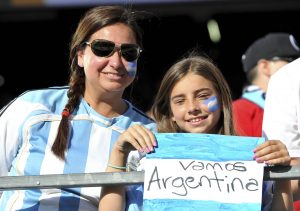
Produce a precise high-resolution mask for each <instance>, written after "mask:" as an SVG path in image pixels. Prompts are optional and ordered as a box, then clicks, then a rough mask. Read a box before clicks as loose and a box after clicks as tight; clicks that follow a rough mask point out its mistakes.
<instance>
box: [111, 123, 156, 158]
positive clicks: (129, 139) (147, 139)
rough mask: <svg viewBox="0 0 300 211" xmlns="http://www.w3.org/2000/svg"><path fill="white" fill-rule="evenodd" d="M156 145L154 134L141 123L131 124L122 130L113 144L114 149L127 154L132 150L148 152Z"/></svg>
mask: <svg viewBox="0 0 300 211" xmlns="http://www.w3.org/2000/svg"><path fill="white" fill-rule="evenodd" d="M155 146H157V143H156V139H155V136H154V134H153V133H152V132H151V131H150V130H149V129H148V128H146V127H144V126H142V125H137V124H136V125H133V126H131V127H130V128H128V129H127V130H126V131H125V132H123V133H122V134H121V135H120V136H119V138H118V140H117V141H116V143H115V145H114V150H118V151H119V152H121V153H124V154H128V153H129V152H130V151H132V150H138V151H140V152H145V153H150V152H152V151H154V147H155Z"/></svg>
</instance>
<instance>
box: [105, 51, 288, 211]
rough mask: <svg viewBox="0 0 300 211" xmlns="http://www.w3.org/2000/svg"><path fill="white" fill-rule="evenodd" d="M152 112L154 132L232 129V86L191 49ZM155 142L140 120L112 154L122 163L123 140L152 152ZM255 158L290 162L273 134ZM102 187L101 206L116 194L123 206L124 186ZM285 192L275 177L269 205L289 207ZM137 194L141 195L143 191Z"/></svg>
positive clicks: (266, 202) (163, 87) (168, 79)
mask: <svg viewBox="0 0 300 211" xmlns="http://www.w3.org/2000/svg"><path fill="white" fill-rule="evenodd" d="M152 112H153V116H154V118H155V120H156V121H157V130H158V132H162V133H163V132H167V133H170V132H172V133H176V132H188V133H209V134H222V135H235V130H234V126H233V122H232V110H231V95H230V89H229V87H228V85H227V83H226V81H225V79H224V77H223V75H222V73H221V72H220V70H219V69H218V68H217V67H216V66H215V65H214V64H213V63H212V61H210V60H209V59H207V58H205V57H200V56H192V55H191V56H190V57H189V58H185V59H183V60H181V61H179V62H177V63H176V64H174V65H173V66H172V67H171V68H170V69H169V70H168V72H167V73H166V74H165V76H164V78H163V80H162V82H161V86H160V88H159V91H158V93H157V96H156V98H155V101H154V105H153V108H152ZM127 143H130V145H127ZM156 145H157V143H156V141H155V137H154V135H153V134H152V133H151V132H150V131H149V130H148V129H145V128H144V127H142V126H136V127H135V128H129V129H128V130H127V131H126V132H124V133H123V134H122V135H121V136H120V138H119V139H118V141H117V142H116V145H115V147H114V149H113V151H114V153H113V154H112V156H111V158H110V160H111V162H114V163H118V164H119V163H120V162H122V164H124V163H125V161H124V160H122V159H123V157H126V156H124V154H126V153H128V151H126V150H129V148H127V146H131V147H132V146H133V147H134V148H136V149H138V150H139V151H140V152H146V153H148V152H153V151H154V147H155V146H156ZM199 150H201V149H199ZM121 155H122V156H121ZM253 158H254V159H255V160H256V161H257V162H259V163H262V162H265V163H267V164H289V162H290V157H289V154H288V152H287V149H286V147H285V145H284V144H282V143H281V142H280V141H277V140H270V141H266V142H264V143H263V144H261V145H260V146H258V147H257V148H256V149H254V155H253ZM108 170H109V169H108ZM268 191H269V190H265V191H264V196H263V209H264V210H269V209H270V203H271V199H269V198H268V196H270V194H269V192H268ZM103 193H104V194H105V195H102V200H101V201H100V207H99V210H102V209H101V208H106V209H103V210H108V209H107V208H108V207H107V206H111V204H110V200H113V199H116V198H118V199H119V202H121V203H120V204H122V203H123V206H124V200H123V199H122V194H123V195H124V190H123V189H117V188H115V189H112V188H110V187H107V188H105V192H103ZM268 194H269V195H268ZM289 194H291V192H290V184H289V181H287V182H286V181H281V182H278V184H276V188H275V193H274V197H275V198H274V200H273V203H272V207H271V210H281V211H283V210H292V198H290V195H289ZM140 196H141V197H142V194H140ZM116 201H117V200H116ZM122 201H123V202H122ZM140 201H142V199H140ZM283 202H285V203H283ZM130 203H132V204H129V205H128V206H129V208H130V209H131V208H132V209H133V208H137V207H138V206H139V207H140V208H141V204H139V203H140V202H139V200H138V199H137V200H136V201H135V202H132V200H131V201H130ZM115 205H116V203H115V202H114V206H115ZM111 210H117V209H111ZM136 210H138V209H136Z"/></svg>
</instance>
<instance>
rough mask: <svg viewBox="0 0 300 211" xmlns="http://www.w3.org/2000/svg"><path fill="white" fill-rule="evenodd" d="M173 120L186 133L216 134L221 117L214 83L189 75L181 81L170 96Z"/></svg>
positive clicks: (192, 74) (198, 76)
mask: <svg viewBox="0 0 300 211" xmlns="http://www.w3.org/2000/svg"><path fill="white" fill-rule="evenodd" d="M170 106H171V111H172V120H173V121H175V122H176V124H177V125H178V126H179V128H181V130H182V131H184V132H189V133H211V134H213V133H216V132H217V124H218V121H219V118H220V115H221V109H220V107H221V106H220V105H219V103H218V99H217V93H216V90H215V89H214V87H213V85H212V83H211V82H210V81H208V80H207V79H205V78H204V77H202V76H200V75H196V74H194V73H188V74H187V75H186V76H184V77H183V78H182V79H181V80H179V81H178V82H177V83H176V84H175V86H174V88H173V90H172V91H171V96H170Z"/></svg>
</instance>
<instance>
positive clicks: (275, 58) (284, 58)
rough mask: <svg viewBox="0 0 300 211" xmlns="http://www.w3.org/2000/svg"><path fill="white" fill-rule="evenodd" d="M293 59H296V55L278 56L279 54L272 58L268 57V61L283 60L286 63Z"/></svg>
mask: <svg viewBox="0 0 300 211" xmlns="http://www.w3.org/2000/svg"><path fill="white" fill-rule="evenodd" d="M295 59H297V58H296V57H279V56H275V57H273V58H271V59H270V61H285V62H287V63H290V62H292V61H294V60H295Z"/></svg>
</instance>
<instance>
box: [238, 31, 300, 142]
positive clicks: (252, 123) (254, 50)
mask: <svg viewBox="0 0 300 211" xmlns="http://www.w3.org/2000/svg"><path fill="white" fill-rule="evenodd" d="M298 57H300V49H299V47H298V45H297V42H296V40H295V38H294V36H293V35H291V34H289V33H281V32H274V33H269V34H267V35H265V36H263V37H261V38H259V39H257V40H256V41H254V42H253V43H252V44H251V45H250V46H249V47H248V49H247V50H246V52H245V53H244V55H243V56H242V64H243V70H244V72H245V73H246V77H247V80H248V83H249V84H247V86H245V88H244V90H243V93H242V96H241V97H240V98H239V99H237V100H235V101H234V102H233V116H234V121H235V127H236V130H237V132H238V134H239V135H243V136H255V137H261V136H262V119H263V113H264V104H265V95H266V91H267V87H268V82H269V80H270V77H271V76H272V75H273V74H274V73H275V72H276V71H277V70H278V69H279V68H281V67H283V66H284V65H286V64H288V63H289V62H291V61H293V60H295V59H296V58H298Z"/></svg>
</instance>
